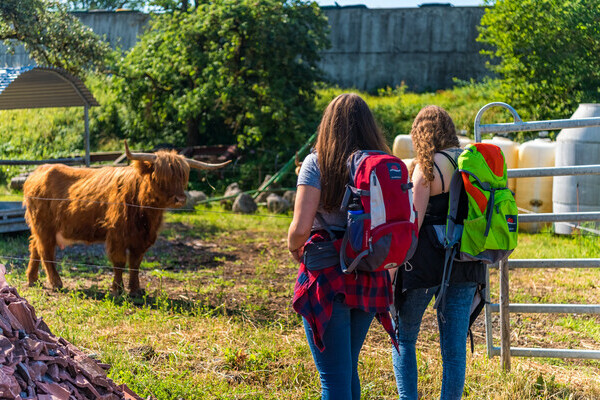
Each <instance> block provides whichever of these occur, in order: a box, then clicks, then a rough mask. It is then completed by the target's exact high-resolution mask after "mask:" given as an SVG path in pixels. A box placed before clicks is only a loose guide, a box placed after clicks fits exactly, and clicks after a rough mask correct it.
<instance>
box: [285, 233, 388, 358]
mask: <svg viewBox="0 0 600 400" xmlns="http://www.w3.org/2000/svg"><path fill="white" fill-rule="evenodd" d="M326 241H329V238H328V234H327V233H326V232H322V231H319V232H317V233H315V234H313V235H312V236H311V237H310V239H309V240H308V241H307V244H308V243H310V242H313V243H318V242H326ZM338 293H341V294H343V295H344V296H345V300H344V302H345V304H346V305H347V306H348V307H350V308H357V309H359V310H363V311H365V312H369V313H371V312H374V313H375V317H376V318H377V320H378V321H379V322H380V323H381V325H382V326H383V328H384V329H385V330H386V332H387V333H388V334H389V335H390V338H391V340H392V343H393V344H394V346H395V347H396V348H397V342H396V339H395V336H394V330H393V327H392V319H391V317H390V314H389V310H390V305H391V304H392V301H393V292H392V282H391V279H390V276H389V273H388V271H377V272H365V271H356V272H354V273H351V274H345V273H343V272H342V268H341V267H340V265H339V263H338V264H335V265H332V266H331V267H328V268H324V269H320V270H318V271H314V270H310V269H308V268H307V266H306V265H305V264H304V262H302V263H301V264H300V269H299V271H298V277H297V279H296V285H295V287H294V299H293V301H292V305H293V307H294V310H295V311H296V312H297V313H298V314H300V315H301V316H303V317H304V318H306V320H307V322H308V324H309V325H310V327H311V328H312V331H313V341H314V343H315V345H316V346H317V348H318V349H319V350H320V351H323V350H325V346H324V344H323V340H322V338H323V334H324V333H325V330H326V329H327V325H328V323H329V320H330V319H331V313H332V309H333V298H334V297H335V295H336V294H338Z"/></svg>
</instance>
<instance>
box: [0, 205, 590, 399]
mask: <svg viewBox="0 0 600 400" xmlns="http://www.w3.org/2000/svg"><path fill="white" fill-rule="evenodd" d="M289 222H290V217H289V216H274V215H269V214H266V213H264V212H263V211H261V212H260V213H259V214H257V215H251V216H242V215H234V214H230V213H228V212H226V211H225V210H223V209H221V208H220V207H213V208H199V209H197V210H196V212H195V213H174V214H169V215H168V216H167V219H166V224H165V227H164V229H163V231H162V233H161V235H160V237H159V240H158V241H157V242H156V244H155V245H154V246H153V247H152V248H151V250H150V251H149V252H148V253H147V254H146V257H145V261H144V263H143V265H142V268H143V273H142V274H141V279H142V285H144V286H145V288H146V296H145V297H144V298H142V299H136V300H133V299H129V298H127V297H118V298H113V297H111V296H110V295H109V294H108V290H109V288H110V282H111V279H112V273H111V271H110V268H109V262H108V261H107V259H106V258H105V256H104V252H103V248H102V247H101V246H89V247H85V246H73V247H70V248H68V249H66V250H64V251H60V252H59V258H60V259H61V260H62V264H61V276H62V278H63V282H64V283H65V286H66V289H65V290H64V291H63V292H61V293H57V292H53V291H50V290H48V289H45V288H40V287H37V288H27V287H26V284H25V276H24V270H25V267H26V259H27V257H28V250H27V236H26V235H25V234H13V235H5V236H3V237H1V238H0V254H1V255H2V257H4V259H3V258H2V257H0V260H3V261H4V262H5V263H7V264H8V268H9V275H8V280H9V282H10V283H11V284H12V285H14V286H16V287H17V288H18V290H19V293H20V294H21V295H22V296H23V297H25V298H26V299H28V301H29V302H30V303H31V304H32V305H33V306H34V307H35V309H36V312H37V315H38V316H42V317H43V318H44V320H45V321H46V322H47V324H48V325H49V327H50V329H51V330H52V331H53V333H54V334H56V335H58V336H62V337H64V338H66V339H67V340H69V341H71V342H72V343H74V344H75V345H77V346H79V347H80V348H82V349H84V350H85V351H86V352H88V353H92V354H95V355H96V356H97V357H98V358H99V359H100V360H101V361H102V362H105V363H110V364H112V369H111V372H110V376H111V377H112V378H113V379H114V380H116V381H117V382H118V383H127V385H128V386H130V387H131V388H132V389H133V390H135V391H136V392H137V393H139V394H140V395H142V396H144V397H148V396H151V398H153V399H318V398H319V383H318V375H317V372H316V369H315V367H314V366H313V363H312V358H311V355H310V351H309V349H308V346H307V343H306V339H305V337H304V334H303V330H302V327H301V321H300V319H299V317H298V316H297V315H296V314H295V313H294V311H293V310H292V309H291V304H290V301H291V298H292V290H293V284H294V279H295V274H296V269H297V267H296V265H294V263H293V262H292V260H291V258H290V257H289V256H288V254H287V251H286V246H285V236H286V230H287V227H288V225H289ZM514 257H515V258H533V257H543V258H550V257H573V258H575V257H600V244H599V242H598V239H597V237H585V236H573V237H557V236H554V235H552V234H549V233H543V234H539V235H527V234H523V235H521V237H520V241H519V247H518V249H517V251H516V252H515V254H514ZM42 277H43V275H42ZM598 282H600V271H598V270H590V269H582V270H514V271H511V290H512V292H511V296H512V298H511V300H512V301H513V302H552V303H566V302H575V303H593V304H599V303H600V290H599V288H598V287H599V286H598V285H599V284H598ZM491 293H492V301H496V302H497V299H498V284H497V271H494V270H492V271H491ZM474 328H475V329H474V337H475V353H474V354H471V353H470V352H469V353H468V360H467V378H466V394H465V398H467V399H599V398H600V362H598V361H585V360H560V359H524V358H513V363H512V364H513V366H512V371H511V372H510V373H504V372H502V370H501V368H500V360H499V358H497V357H496V358H493V359H488V357H487V355H486V350H485V337H484V326H483V315H482V316H480V318H479V319H478V321H477V322H476V324H475V327H474ZM511 330H512V332H511V334H512V340H513V345H514V346H521V347H523V346H526V347H538V346H544V347H556V348H587V349H595V350H598V349H599V346H600V345H599V343H600V318H598V317H597V316H576V315H552V314H550V315H534V314H523V315H513V316H512V323H511ZM494 331H495V342H496V344H497V345H498V336H499V333H498V332H499V330H498V324H497V316H495V317H494ZM437 339H438V333H437V327H436V325H435V322H434V315H433V314H432V313H431V310H428V312H427V314H426V317H425V321H424V324H423V327H422V332H421V335H420V339H419V342H418V344H417V345H418V361H419V375H420V376H419V387H420V391H421V395H422V398H423V399H434V398H436V396H439V389H440V384H441V361H440V356H439V346H438V344H437ZM391 351H392V350H391V346H390V343H389V339H388V338H387V337H386V334H385V333H384V331H383V329H382V328H381V327H380V326H379V325H378V324H375V323H374V324H373V325H372V328H371V331H370V332H369V335H368V337H367V341H366V343H365V346H364V348H363V351H362V355H361V361H360V367H359V368H360V374H361V380H362V391H363V393H362V398H363V399H393V398H395V397H396V394H395V383H394V378H393V374H392V367H391Z"/></svg>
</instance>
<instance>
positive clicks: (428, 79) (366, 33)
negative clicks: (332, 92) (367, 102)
mask: <svg viewBox="0 0 600 400" xmlns="http://www.w3.org/2000/svg"><path fill="white" fill-rule="evenodd" d="M323 11H324V12H325V15H327V17H328V18H329V23H330V25H331V33H330V39H331V48H330V49H328V50H326V51H324V52H323V60H322V62H321V67H322V68H323V70H324V71H325V73H326V74H327V76H328V78H329V80H331V81H332V82H335V83H337V84H338V85H340V86H341V87H356V88H357V89H362V90H365V89H366V90H371V89H374V88H380V87H385V86H391V87H395V86H398V85H400V84H401V83H402V82H404V83H405V84H406V85H407V86H408V88H409V89H411V90H416V91H424V90H436V89H441V88H447V87H450V86H452V79H453V78H455V77H456V78H460V79H464V80H469V79H471V78H474V79H481V78H482V77H484V76H485V75H487V74H488V72H487V70H486V69H485V59H484V58H483V57H482V56H481V55H480V54H479V50H480V48H481V46H480V45H479V44H478V43H477V42H476V41H475V38H476V37H477V26H478V25H479V21H480V20H481V17H482V15H483V12H484V9H483V8H482V7H421V8H396V9H366V8H355V7H354V8H352V7H342V8H325V9H324V10H323Z"/></svg>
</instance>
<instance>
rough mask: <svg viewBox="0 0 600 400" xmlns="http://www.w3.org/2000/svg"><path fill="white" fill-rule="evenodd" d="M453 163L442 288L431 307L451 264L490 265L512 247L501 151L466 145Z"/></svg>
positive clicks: (514, 216)
mask: <svg viewBox="0 0 600 400" xmlns="http://www.w3.org/2000/svg"><path fill="white" fill-rule="evenodd" d="M457 164H458V168H457V169H456V171H455V172H454V175H453V176H452V181H451V182H450V189H449V192H450V200H449V205H448V220H447V223H446V232H445V238H444V247H445V248H446V256H445V263H444V264H445V265H444V273H443V277H442V286H441V288H440V293H439V295H438V297H437V299H436V303H435V306H434V308H437V307H438V305H439V303H440V301H441V300H442V299H443V295H444V292H445V289H446V288H447V287H448V284H449V282H450V275H451V272H452V265H453V264H454V261H481V262H483V263H484V264H494V263H496V262H498V261H500V260H502V259H505V258H508V256H509V255H510V253H512V252H513V250H514V249H515V247H516V246H517V231H518V210H517V204H516V202H515V198H514V196H513V193H512V192H511V191H510V189H508V187H507V177H506V161H505V159H504V154H503V153H502V150H501V149H500V148H499V147H498V146H496V145H493V144H489V143H474V144H469V145H467V147H466V148H465V150H464V151H463V152H462V153H461V154H460V155H459V157H458V160H457Z"/></svg>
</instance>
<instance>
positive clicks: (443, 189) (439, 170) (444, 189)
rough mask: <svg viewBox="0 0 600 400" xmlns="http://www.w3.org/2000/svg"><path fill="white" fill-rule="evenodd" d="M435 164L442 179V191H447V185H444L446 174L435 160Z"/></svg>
mask: <svg viewBox="0 0 600 400" xmlns="http://www.w3.org/2000/svg"><path fill="white" fill-rule="evenodd" d="M433 166H434V167H435V169H437V172H438V174H440V179H441V180H442V193H444V192H445V191H446V186H445V185H444V175H443V174H442V170H441V169H440V167H439V166H438V165H437V164H436V163H435V161H434V162H433Z"/></svg>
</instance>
